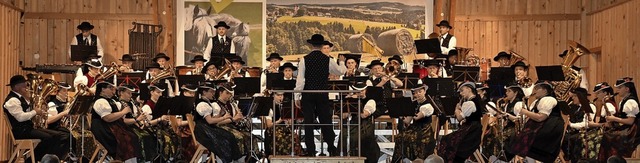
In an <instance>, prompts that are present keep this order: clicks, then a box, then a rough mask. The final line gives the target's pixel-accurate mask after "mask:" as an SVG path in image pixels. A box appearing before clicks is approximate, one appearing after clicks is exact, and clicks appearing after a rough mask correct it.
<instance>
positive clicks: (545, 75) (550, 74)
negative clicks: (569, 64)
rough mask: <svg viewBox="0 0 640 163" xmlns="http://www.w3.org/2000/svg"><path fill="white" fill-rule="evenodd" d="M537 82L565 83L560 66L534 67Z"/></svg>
mask: <svg viewBox="0 0 640 163" xmlns="http://www.w3.org/2000/svg"><path fill="white" fill-rule="evenodd" d="M536 73H537V75H538V80H544V81H565V76H564V72H563V70H562V66H536Z"/></svg>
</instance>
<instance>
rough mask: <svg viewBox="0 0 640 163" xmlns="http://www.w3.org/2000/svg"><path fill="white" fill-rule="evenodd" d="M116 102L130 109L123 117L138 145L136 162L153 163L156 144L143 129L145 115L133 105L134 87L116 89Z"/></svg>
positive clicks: (123, 86) (151, 135)
mask: <svg viewBox="0 0 640 163" xmlns="http://www.w3.org/2000/svg"><path fill="white" fill-rule="evenodd" d="M117 91H118V102H119V103H120V104H122V105H123V107H129V108H131V112H130V113H128V114H127V115H125V117H124V118H123V119H124V123H125V124H127V125H128V126H129V127H130V128H131V130H132V131H133V133H135V134H136V137H137V138H138V140H139V142H136V143H139V144H140V151H139V152H140V158H138V159H139V160H138V161H141V162H145V161H153V159H154V158H155V157H156V155H157V152H158V150H157V146H158V142H157V139H156V137H155V136H154V135H153V133H152V132H151V131H150V130H148V128H145V127H147V126H145V123H147V115H145V114H143V112H142V111H141V110H140V108H139V107H138V106H137V105H136V104H135V103H134V101H133V99H132V97H133V94H134V93H137V92H136V90H135V87H133V86H132V85H128V84H125V85H122V86H119V87H118V88H117Z"/></svg>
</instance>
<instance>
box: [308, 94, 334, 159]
mask: <svg viewBox="0 0 640 163" xmlns="http://www.w3.org/2000/svg"><path fill="white" fill-rule="evenodd" d="M301 102H302V111H303V112H304V124H314V123H315V122H314V120H315V119H316V118H318V122H319V124H323V126H320V130H321V132H322V139H323V141H324V142H327V144H329V145H328V146H329V147H334V146H335V145H334V144H333V143H334V140H335V137H336V133H334V132H333V126H329V125H328V124H333V123H332V121H331V118H332V116H333V111H332V109H331V108H330V105H329V95H328V94H327V93H303V94H302V101H301ZM324 124H327V125H324ZM314 127H315V126H304V135H305V136H304V142H305V144H306V145H307V153H309V152H312V153H311V154H313V153H315V149H316V145H315V142H314V141H313V138H314V137H313V135H314V134H313V129H314Z"/></svg>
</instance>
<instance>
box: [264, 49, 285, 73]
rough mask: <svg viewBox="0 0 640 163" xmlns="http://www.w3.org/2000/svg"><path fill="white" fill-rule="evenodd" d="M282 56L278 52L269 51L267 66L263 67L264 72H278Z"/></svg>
mask: <svg viewBox="0 0 640 163" xmlns="http://www.w3.org/2000/svg"><path fill="white" fill-rule="evenodd" d="M282 60H283V58H282V57H281V56H280V54H278V53H271V54H269V57H267V61H268V62H269V66H268V67H266V68H265V69H264V72H265V74H266V73H278V71H279V68H280V63H281V62H282Z"/></svg>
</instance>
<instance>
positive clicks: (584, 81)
mask: <svg viewBox="0 0 640 163" xmlns="http://www.w3.org/2000/svg"><path fill="white" fill-rule="evenodd" d="M567 52H568V50H564V51H563V52H562V53H561V54H559V55H558V56H559V57H560V58H562V59H563V60H564V59H565V56H567ZM571 68H572V69H573V70H576V71H577V72H578V74H580V76H581V77H582V79H581V80H580V87H582V88H584V89H589V80H588V79H587V73H586V72H585V71H584V70H583V69H582V68H580V67H578V66H575V65H572V66H571Z"/></svg>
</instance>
